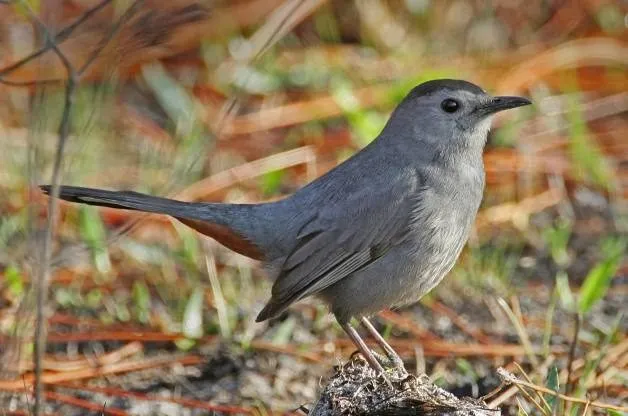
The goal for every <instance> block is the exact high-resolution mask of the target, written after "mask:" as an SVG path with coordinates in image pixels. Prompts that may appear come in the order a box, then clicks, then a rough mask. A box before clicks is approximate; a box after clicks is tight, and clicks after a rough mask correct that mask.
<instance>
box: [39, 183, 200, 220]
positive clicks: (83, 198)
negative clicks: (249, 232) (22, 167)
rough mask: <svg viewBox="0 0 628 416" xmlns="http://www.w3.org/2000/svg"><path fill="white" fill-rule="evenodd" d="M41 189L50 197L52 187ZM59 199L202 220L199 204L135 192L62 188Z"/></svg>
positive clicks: (42, 186)
mask: <svg viewBox="0 0 628 416" xmlns="http://www.w3.org/2000/svg"><path fill="white" fill-rule="evenodd" d="M40 188H41V190H42V191H44V193H46V194H47V195H50V192H51V186H50V185H41V186H40ZM59 198H61V199H64V200H66V201H70V202H78V203H81V204H87V205H97V206H101V207H109V208H121V209H130V210H134V211H144V212H153V213H156V214H167V215H171V216H173V217H182V218H188V217H189V218H195V219H202V218H200V217H199V210H198V204H195V203H190V202H182V201H175V200H173V199H167V198H160V197H157V196H151V195H146V194H141V193H139V192H133V191H106V190H104V189H93V188H83V187H80V186H61V187H60V188H59Z"/></svg>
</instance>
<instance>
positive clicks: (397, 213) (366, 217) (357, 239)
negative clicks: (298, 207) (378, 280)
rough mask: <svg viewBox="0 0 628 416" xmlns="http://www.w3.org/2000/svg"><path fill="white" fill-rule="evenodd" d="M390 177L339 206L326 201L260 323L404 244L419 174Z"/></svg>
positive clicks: (301, 236)
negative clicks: (401, 243) (396, 246)
mask: <svg viewBox="0 0 628 416" xmlns="http://www.w3.org/2000/svg"><path fill="white" fill-rule="evenodd" d="M387 179H390V180H387V181H380V183H379V184H371V185H372V187H369V188H368V189H361V190H359V191H355V192H353V193H352V194H351V195H349V196H347V197H346V198H344V199H341V200H339V201H336V202H334V203H331V204H324V203H323V204H324V206H323V207H322V208H321V209H320V210H318V211H317V212H316V214H315V215H314V216H313V217H312V218H311V219H310V220H309V221H308V222H307V223H306V224H305V225H304V226H303V227H302V228H301V230H300V232H299V233H298V235H297V241H296V244H295V246H294V249H293V250H292V252H291V253H290V255H288V257H287V258H286V259H285V262H284V264H283V266H282V268H281V270H280V273H279V276H278V277H277V280H276V281H275V283H274V285H273V289H272V297H271V300H270V301H269V302H268V304H267V305H266V307H265V308H264V309H263V310H262V312H261V313H260V314H259V316H258V317H257V320H258V321H263V320H265V319H269V318H272V317H274V316H276V315H278V314H279V313H281V312H282V311H283V310H284V309H286V308H287V307H288V306H289V305H290V304H292V303H293V302H296V301H297V300H299V299H302V298H304V297H306V296H310V295H313V294H316V293H319V292H321V291H322V290H323V289H325V288H327V287H329V286H331V285H332V284H334V283H336V282H338V281H339V280H340V279H342V278H344V277H346V276H349V275H350V274H351V273H354V272H356V271H357V270H359V269H361V268H363V267H365V266H366V265H368V264H370V263H371V262H373V261H375V260H377V259H378V258H379V257H381V256H382V255H384V254H385V253H386V251H387V250H388V249H389V248H390V247H392V246H394V245H395V244H399V243H400V242H401V241H403V239H404V238H405V236H406V234H407V231H408V224H409V222H410V218H411V212H412V210H413V209H414V207H415V204H414V202H415V201H416V190H417V186H418V184H417V182H418V181H417V178H416V176H414V175H412V176H410V175H400V176H399V177H397V178H387Z"/></svg>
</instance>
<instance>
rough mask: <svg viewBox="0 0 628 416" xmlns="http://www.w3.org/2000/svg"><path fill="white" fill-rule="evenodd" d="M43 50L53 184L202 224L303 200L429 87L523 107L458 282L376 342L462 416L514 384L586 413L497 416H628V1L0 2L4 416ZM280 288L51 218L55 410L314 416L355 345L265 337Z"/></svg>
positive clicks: (226, 264) (34, 254)
mask: <svg viewBox="0 0 628 416" xmlns="http://www.w3.org/2000/svg"><path fill="white" fill-rule="evenodd" d="M42 27H45V28H47V32H46V31H45V30H42ZM47 37H48V38H50V39H55V42H54V43H55V45H56V47H57V49H58V50H59V51H60V53H61V54H62V56H63V57H65V58H66V59H67V62H68V63H69V64H70V65H71V66H72V68H73V69H74V70H75V72H76V74H77V79H78V80H79V84H78V87H77V88H76V90H75V92H74V94H73V95H74V103H73V106H72V107H71V119H70V120H71V121H70V123H69V127H70V135H69V137H68V139H67V143H66V146H65V148H64V149H63V150H64V151H63V158H62V165H61V166H62V169H61V182H62V183H64V184H72V185H81V186H92V187H99V188H109V189H132V190H136V191H140V192H145V193H150V194H154V195H160V196H169V197H173V198H177V199H181V200H188V201H228V202H257V201H269V200H273V199H277V198H282V197H284V196H285V195H289V194H290V193H292V192H294V191H295V190H296V189H298V188H300V187H301V186H303V185H304V184H306V183H308V182H309V181H311V180H312V179H314V178H316V177H317V176H319V175H321V174H323V173H324V172H326V171H327V170H329V169H331V168H332V167H333V166H335V165H336V164H338V163H339V162H341V161H343V160H344V159H346V158H347V157H348V156H350V155H351V154H352V153H354V152H355V151H356V150H357V149H360V148H362V147H363V146H365V145H366V144H367V143H368V142H369V141H370V140H372V139H373V138H375V137H376V136H377V134H378V133H379V131H380V130H381V128H382V127H383V125H384V123H385V122H386V120H387V118H388V116H389V114H390V111H391V110H392V109H393V108H394V106H395V105H396V104H397V103H398V102H399V101H400V100H401V99H402V98H403V96H404V94H405V93H406V92H407V91H409V90H410V89H411V88H412V87H413V86H415V85H416V84H418V83H420V82H423V81H426V80H429V79H433V78H462V79H466V80H469V81H472V82H474V83H477V84H479V85H481V86H482V87H483V88H485V89H486V90H487V91H489V92H491V93H494V94H504V95H506V94H507V95H524V96H527V97H530V98H531V99H532V100H533V101H534V106H530V107H525V108H522V109H520V110H517V111H512V112H508V113H507V114H503V115H500V116H499V117H498V119H497V120H496V121H495V123H494V128H493V130H492V132H491V134H490V138H489V142H488V145H487V148H486V154H485V164H486V171H487V189H486V193H485V199H484V202H483V206H482V208H481V211H480V213H479V215H478V218H477V223H476V227H475V230H474V233H473V236H472V238H471V241H470V242H469V244H468V247H467V248H466V249H465V251H464V253H463V255H462V258H461V259H460V261H459V262H458V264H457V266H456V267H455V269H454V270H453V271H452V272H451V273H450V275H449V276H448V277H447V278H446V279H445V281H444V282H443V283H442V284H441V285H440V286H439V287H438V288H437V289H435V290H434V291H433V292H432V293H430V294H429V295H428V296H426V297H425V298H424V299H423V300H422V301H421V303H420V304H417V305H414V306H411V307H408V308H404V309H402V310H396V311H385V312H382V313H381V314H380V315H379V316H378V317H376V319H375V320H376V322H377V326H378V329H380V330H381V331H382V332H383V333H384V334H385V336H386V338H387V339H388V340H389V341H390V343H391V344H392V345H393V346H394V347H395V348H396V350H397V351H398V352H399V353H400V354H401V355H402V357H403V358H404V359H405V361H406V365H407V367H408V369H410V370H411V372H416V371H418V372H426V373H427V374H428V375H429V376H430V378H431V379H432V380H433V381H434V382H436V383H437V384H438V385H440V386H442V387H444V388H446V389H448V390H449V391H452V392H454V393H455V394H458V395H468V396H474V397H480V396H483V395H486V394H487V393H489V392H491V391H493V390H494V389H496V388H498V387H499V386H500V384H501V381H500V379H499V377H498V376H497V373H496V369H497V368H498V367H500V366H502V367H505V368H506V369H507V370H508V371H511V372H512V373H513V374H515V375H516V376H517V377H519V378H520V379H522V380H528V381H529V382H530V383H531V384H532V385H535V386H541V387H546V388H548V389H550V390H557V391H560V392H561V393H564V394H565V395H566V396H568V398H572V399H576V400H575V401H574V400H563V399H557V398H555V397H554V396H553V395H551V394H546V393H543V394H540V393H539V394H537V393H535V392H534V389H527V390H526V389H523V391H519V390H518V389H517V388H516V387H508V386H504V387H502V388H501V389H500V390H499V391H498V392H497V393H496V394H495V395H493V397H491V398H489V399H487V401H488V402H489V403H490V404H492V405H493V406H500V407H502V410H503V412H504V413H503V414H506V415H528V414H544V415H551V414H569V415H572V414H573V415H576V414H577V415H584V414H604V415H606V414H607V415H620V414H625V413H621V411H620V410H618V408H617V406H620V405H621V403H622V402H623V404H624V405H625V403H626V400H627V399H628V389H627V388H626V386H627V385H628V383H627V379H628V370H627V367H628V337H627V336H626V332H627V331H626V330H627V329H628V325H627V323H626V319H625V316H624V313H625V312H626V305H627V304H628V302H627V301H626V295H627V294H628V280H627V277H626V272H627V271H628V267H627V266H628V265H627V263H626V258H625V250H626V244H627V239H626V227H627V226H628V222H627V219H626V216H625V213H626V211H625V208H626V206H625V201H626V197H627V196H628V170H627V167H628V139H627V137H628V117H627V111H628V92H627V91H628V76H627V75H628V72H627V66H628V42H627V41H628V3H627V2H626V1H624V0H619V1H617V0H526V1H522V0H494V1H484V0H455V1H436V0H389V1H385V0H355V1H339V0H338V1H337V0H333V1H332V0H330V1H323V0H301V1H292V0H241V1H202V0H175V1H171V2H160V1H158V0H145V1H135V2H131V1H128V0H116V1H107V0H105V1H100V2H98V1H95V0H82V1H81V0H75V1H69V0H67V1H58V0H28V1H26V0H25V1H2V2H0V96H1V97H2V99H1V100H0V353H1V354H2V359H0V363H1V364H0V369H1V373H0V391H1V392H0V408H2V409H5V410H3V411H4V412H5V413H4V414H27V413H28V409H29V403H30V400H31V399H30V397H31V396H30V388H31V387H30V386H31V383H32V364H31V363H32V351H33V336H32V334H33V320H34V306H33V305H34V303H33V296H32V283H33V281H34V280H35V278H36V277H37V273H38V268H39V267H40V266H41V264H42V261H41V259H42V258H43V257H42V255H41V253H42V241H43V239H44V233H45V229H46V221H47V218H48V215H47V203H48V202H47V198H45V197H44V196H43V195H42V194H41V193H40V192H39V190H38V188H37V187H36V185H37V184H41V183H50V182H51V175H52V171H53V165H54V160H55V154H56V152H57V151H58V150H59V142H58V134H57V132H58V130H59V125H60V122H61V116H62V110H63V108H64V96H65V94H66V89H65V81H66V79H67V70H66V66H64V63H63V61H62V60H61V59H59V56H58V55H59V54H58V53H56V52H55V51H54V50H53V49H52V48H50V47H48V48H46V46H45V45H46V39H47ZM270 286H271V285H270V282H268V281H267V280H266V279H265V278H264V273H263V270H261V269H260V267H259V265H258V264H256V263H254V262H252V261H250V260H248V259H246V258H244V257H241V256H239V255H237V254H234V253H232V252H229V251H228V250H226V249H224V248H222V247H220V246H218V245H217V244H216V243H215V242H214V241H212V240H209V239H207V238H204V237H202V236H200V235H199V234H196V233H195V232H194V231H192V230H190V229H188V228H186V227H185V226H183V225H182V224H180V223H178V222H176V221H175V220H171V219H169V218H166V217H160V216H152V215H143V214H138V213H133V212H128V211H116V210H111V209H106V208H104V209H97V208H93V207H86V206H80V205H72V204H66V203H60V205H59V216H58V219H57V221H56V222H55V224H54V237H53V244H52V260H51V266H50V293H49V302H48V307H49V315H48V327H49V332H48V345H47V349H46V355H45V357H44V369H45V372H44V381H45V382H46V383H47V387H46V390H45V397H46V400H47V407H46V410H47V411H49V412H51V413H54V414H63V415H71V414H77V415H78V414H91V413H89V412H92V413H93V414H114V415H125V414H141V415H148V414H185V415H197V414H198V415H200V414H220V415H222V414H260V415H267V414H283V413H293V414H304V413H303V411H301V412H299V411H297V410H295V409H297V408H299V406H301V405H306V407H308V403H312V402H313V401H315V399H316V397H317V392H318V391H319V386H320V385H322V384H324V380H325V377H327V376H329V375H330V374H331V372H332V371H333V370H332V365H337V364H340V363H341V362H343V361H345V360H347V359H348V357H349V355H350V354H351V352H352V351H353V349H354V347H353V346H352V344H351V343H350V342H349V341H348V339H347V338H346V337H345V336H344V334H343V333H342V331H341V329H340V328H339V327H338V326H337V324H336V323H335V321H334V320H333V318H332V317H331V316H330V315H329V314H328V311H327V310H326V309H325V308H324V307H323V306H322V305H321V304H320V303H319V302H317V301H315V300H306V301H302V302H300V303H299V304H297V305H296V306H295V307H293V308H291V310H290V311H289V312H287V313H285V314H284V315H282V316H281V317H280V318H278V319H276V320H273V321H271V322H264V323H261V324H257V323H255V322H254V319H255V316H256V314H257V313H258V312H259V310H260V309H261V308H262V307H263V305H264V303H265V301H266V300H267V299H268V297H269V293H270ZM526 392H527V393H526ZM578 400H580V401H579V402H578ZM587 401H596V402H598V403H597V404H600V403H602V404H605V405H608V406H610V407H604V406H602V407H600V406H597V405H591V404H587ZM613 409H614V410H613ZM7 412H8V413H7ZM11 412H13V413H11ZM211 412H214V413H211Z"/></svg>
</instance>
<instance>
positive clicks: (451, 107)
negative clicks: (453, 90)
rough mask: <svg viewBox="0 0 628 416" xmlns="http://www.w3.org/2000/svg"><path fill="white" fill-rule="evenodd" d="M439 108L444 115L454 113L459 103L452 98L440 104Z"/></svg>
mask: <svg viewBox="0 0 628 416" xmlns="http://www.w3.org/2000/svg"><path fill="white" fill-rule="evenodd" d="M440 108H442V109H443V111H445V112H446V113H455V112H456V111H458V109H459V108H460V103H459V102H458V101H456V100H454V99H452V98H447V99H446V100H443V102H442V103H440Z"/></svg>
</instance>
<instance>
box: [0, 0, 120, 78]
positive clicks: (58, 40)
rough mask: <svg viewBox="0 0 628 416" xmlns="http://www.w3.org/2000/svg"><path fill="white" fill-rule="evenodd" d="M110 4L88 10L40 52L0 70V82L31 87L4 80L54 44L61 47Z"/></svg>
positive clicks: (104, 1) (105, 1) (104, 3)
mask: <svg viewBox="0 0 628 416" xmlns="http://www.w3.org/2000/svg"><path fill="white" fill-rule="evenodd" d="M110 2H111V0H103V1H101V2H100V3H98V4H97V5H95V6H94V7H92V8H91V9H88V10H87V11H85V13H83V14H82V15H81V16H80V17H79V18H78V19H76V20H75V21H74V22H73V23H71V24H69V25H68V26H66V27H64V28H63V29H62V30H61V31H60V32H59V33H57V35H56V36H54V38H53V39H52V41H51V42H50V43H48V42H46V44H45V45H44V46H43V47H42V48H40V49H39V50H37V51H35V52H33V53H31V54H30V55H28V56H26V57H24V58H22V59H20V60H19V61H17V62H15V63H14V64H11V65H9V66H8V67H6V68H3V69H1V70H0V82H3V83H5V84H7V85H12V86H25V85H29V83H26V84H25V83H22V82H13V81H8V80H4V79H2V78H4V77H5V76H7V75H9V74H10V73H11V72H13V71H15V70H17V69H19V68H21V67H22V66H24V65H26V64H27V63H29V62H30V61H32V60H33V59H35V58H37V57H39V56H41V55H43V54H44V53H46V52H48V51H49V50H50V49H51V48H52V45H53V44H54V45H59V44H60V43H62V42H64V41H65V40H66V39H67V38H68V36H70V35H71V34H72V32H74V30H75V29H76V28H77V27H79V26H80V25H82V24H83V23H85V22H86V21H87V20H88V19H89V18H90V17H92V16H93V15H94V14H96V13H97V12H99V11H100V10H102V9H103V8H104V7H105V6H106V5H107V4H109V3H110ZM57 81H58V80H57ZM44 82H46V81H44ZM38 84H41V81H39V82H38Z"/></svg>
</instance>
